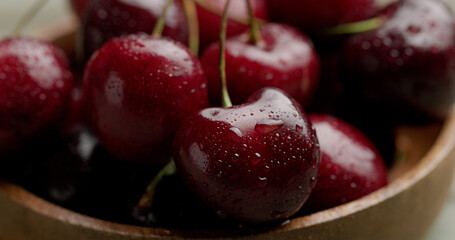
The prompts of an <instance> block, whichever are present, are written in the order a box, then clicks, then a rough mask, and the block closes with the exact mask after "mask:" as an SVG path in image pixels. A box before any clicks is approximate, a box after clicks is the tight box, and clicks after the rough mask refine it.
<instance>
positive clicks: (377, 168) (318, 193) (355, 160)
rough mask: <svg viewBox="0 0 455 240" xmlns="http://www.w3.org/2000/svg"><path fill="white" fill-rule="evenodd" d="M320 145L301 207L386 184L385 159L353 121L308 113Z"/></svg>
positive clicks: (329, 203) (322, 205) (326, 204)
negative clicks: (317, 163) (309, 189)
mask: <svg viewBox="0 0 455 240" xmlns="http://www.w3.org/2000/svg"><path fill="white" fill-rule="evenodd" d="M308 118H309V119H310V122H311V123H312V124H313V126H314V128H315V129H316V133H317V137H318V140H319V144H320V146H321V165H320V167H319V172H318V180H317V183H316V186H315V188H314V189H313V192H312V193H311V195H310V198H309V199H308V201H307V203H306V204H305V206H304V209H306V210H307V211H308V210H309V211H318V210H322V209H327V208H330V207H334V206H337V205H340V204H343V203H346V202H349V201H352V200H355V199H358V198H360V197H362V196H365V195H367V194H369V193H371V192H373V191H375V190H377V189H379V188H381V187H383V186H385V185H386V184H387V172H386V168H385V164H384V161H383V159H382V157H381V155H380V153H379V152H378V150H377V149H376V147H375V146H374V145H373V144H372V143H371V142H370V140H369V139H368V138H367V137H366V136H365V135H364V134H363V133H362V132H360V131H358V130H357V129H356V128H355V127H353V126H352V125H350V124H348V123H346V122H344V121H342V120H340V119H338V118H335V117H332V116H330V115H324V114H310V115H309V116H308Z"/></svg>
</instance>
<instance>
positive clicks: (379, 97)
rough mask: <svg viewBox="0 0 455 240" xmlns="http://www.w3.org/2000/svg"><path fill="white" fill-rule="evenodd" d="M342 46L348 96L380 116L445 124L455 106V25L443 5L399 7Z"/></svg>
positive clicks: (426, 0)
mask: <svg viewBox="0 0 455 240" xmlns="http://www.w3.org/2000/svg"><path fill="white" fill-rule="evenodd" d="M383 14H384V15H386V16H388V20H387V21H386V22H385V23H384V24H383V25H382V26H381V27H380V28H378V29H376V30H374V31H370V32H367V33H363V34H359V35H356V36H352V37H350V38H349V39H348V41H347V43H346V45H345V46H344V51H343V58H342V60H341V62H342V63H344V64H343V65H342V66H343V67H342V69H343V70H344V82H345V85H346V90H348V91H349V93H350V94H351V96H355V98H354V101H355V102H363V103H365V104H364V105H367V107H366V108H365V107H363V105H362V106H361V107H362V109H368V108H370V109H374V112H376V116H381V115H393V116H394V119H399V120H400V119H401V120H404V121H406V122H409V121H412V122H415V121H416V120H418V119H422V118H443V117H444V116H445V115H446V113H447V112H448V111H449V109H450V107H451V106H452V103H453V102H454V100H455V94H454V92H455V88H454V86H455V78H454V77H453V76H454V74H455V68H454V65H455V19H454V16H453V13H452V12H451V11H450V9H449V8H448V6H447V5H446V4H444V3H443V2H442V1H430V0H418V1H400V2H398V3H395V4H393V5H391V6H390V7H388V8H387V9H385V10H384V12H383Z"/></svg>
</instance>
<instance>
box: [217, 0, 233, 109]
mask: <svg viewBox="0 0 455 240" xmlns="http://www.w3.org/2000/svg"><path fill="white" fill-rule="evenodd" d="M230 3H231V0H227V1H226V5H225V6H224V12H223V18H222V21H221V30H220V54H219V62H220V63H219V70H220V79H221V103H222V104H223V107H231V106H232V101H231V98H230V97H229V92H228V89H227V84H226V47H225V45H226V29H227V19H228V17H227V16H228V9H229V4H230Z"/></svg>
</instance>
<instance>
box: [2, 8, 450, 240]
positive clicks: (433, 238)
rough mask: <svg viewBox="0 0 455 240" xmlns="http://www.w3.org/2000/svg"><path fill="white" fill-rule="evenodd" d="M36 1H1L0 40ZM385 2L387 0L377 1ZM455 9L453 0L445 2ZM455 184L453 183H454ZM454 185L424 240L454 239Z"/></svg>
mask: <svg viewBox="0 0 455 240" xmlns="http://www.w3.org/2000/svg"><path fill="white" fill-rule="evenodd" d="M35 1H36V0H1V1H0V38H3V37H6V36H8V34H10V33H11V32H12V30H13V28H14V27H15V25H16V23H17V22H18V20H19V19H20V17H22V16H23V14H24V13H25V12H26V11H27V10H28V9H29V8H30V6H31V5H32V4H33V3H34V2H35ZM379 1H381V2H387V1H389V0H379ZM446 1H447V2H449V3H450V4H451V5H452V6H453V7H454V9H455V0H446ZM70 11H71V9H70V7H69V4H68V1H67V0H50V1H49V3H48V4H47V5H46V6H45V7H44V8H43V9H42V10H41V11H40V12H39V13H38V15H37V16H36V17H35V19H33V21H32V22H31V23H30V24H29V25H28V26H27V27H26V29H25V34H27V32H30V31H31V30H33V29H36V28H38V27H39V26H42V25H44V24H46V23H51V22H54V21H58V20H59V19H60V18H62V17H63V16H65V15H67V14H69V13H70ZM454 182H455V181H454ZM454 222H455V184H452V191H451V193H450V195H449V196H448V199H447V203H446V204H445V206H444V207H443V209H442V210H441V212H440V215H439V216H438V218H437V219H436V221H435V223H434V225H433V227H432V228H431V229H430V230H429V232H428V233H427V235H426V237H425V238H424V240H448V239H455V228H454V225H453V224H454Z"/></svg>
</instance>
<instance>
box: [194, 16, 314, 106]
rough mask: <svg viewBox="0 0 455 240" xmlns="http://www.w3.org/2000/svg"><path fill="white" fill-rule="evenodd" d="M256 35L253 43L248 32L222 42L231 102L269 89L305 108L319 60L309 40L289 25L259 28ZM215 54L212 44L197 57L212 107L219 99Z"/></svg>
mask: <svg viewBox="0 0 455 240" xmlns="http://www.w3.org/2000/svg"><path fill="white" fill-rule="evenodd" d="M260 35H261V40H260V41H259V42H258V43H257V44H251V43H250V38H249V33H248V32H247V33H244V34H243V35H240V36H236V37H232V38H230V39H228V40H227V41H226V74H227V84H228V90H229V93H230V96H231V97H232V101H233V102H234V103H235V104H238V103H242V102H244V101H245V100H246V99H247V98H248V96H250V95H251V94H252V93H254V92H255V91H257V90H258V89H261V88H263V87H267V86H270V87H277V88H280V89H282V90H284V91H285V92H287V93H288V94H289V95H290V96H291V97H293V98H294V99H296V100H297V101H298V102H299V103H301V104H302V105H303V106H306V105H308V103H309V101H310V100H311V97H312V95H313V93H314V92H315V90H316V87H317V82H318V75H319V58H318V56H317V53H316V51H315V50H314V48H313V45H312V43H311V40H310V39H308V38H307V37H306V36H304V35H303V34H301V33H299V32H298V30H296V29H294V28H292V27H290V26H286V25H281V24H272V23H269V24H266V25H264V26H262V27H261V29H260ZM218 52H219V44H218V43H216V44H213V45H211V46H210V47H208V48H207V49H206V50H205V51H204V53H203V55H202V57H201V64H202V67H203V69H204V72H205V74H206V76H207V81H208V82H209V92H210V97H211V101H212V102H213V103H215V104H216V103H219V99H220V96H221V88H220V83H219V69H218V68H217V67H216V66H217V64H218V63H219V61H218Z"/></svg>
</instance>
